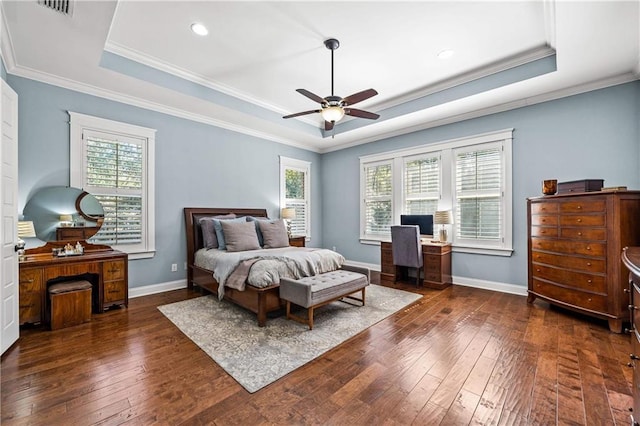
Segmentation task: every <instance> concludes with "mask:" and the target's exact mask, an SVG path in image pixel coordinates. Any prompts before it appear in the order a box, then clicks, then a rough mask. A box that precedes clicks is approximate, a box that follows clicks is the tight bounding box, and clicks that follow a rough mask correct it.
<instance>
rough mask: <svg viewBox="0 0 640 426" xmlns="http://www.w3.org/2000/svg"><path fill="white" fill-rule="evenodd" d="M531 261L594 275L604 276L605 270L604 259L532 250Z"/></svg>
mask: <svg viewBox="0 0 640 426" xmlns="http://www.w3.org/2000/svg"><path fill="white" fill-rule="evenodd" d="M531 260H532V262H533V263H542V264H546V265H552V266H558V267H560V268H569V269H573V270H577V271H585V272H591V273H595V274H598V273H601V274H604V273H605V272H606V270H607V261H606V259H591V258H584V257H573V256H564V255H560V254H551V253H543V252H539V251H535V250H534V251H532V252H531Z"/></svg>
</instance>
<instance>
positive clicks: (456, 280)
mask: <svg viewBox="0 0 640 426" xmlns="http://www.w3.org/2000/svg"><path fill="white" fill-rule="evenodd" d="M344 263H345V265H351V266H359V267H362V268H369V269H371V270H372V271H376V272H380V265H376V264H373V263H365V262H356V261H353V260H346V261H345V262H344ZM452 281H453V284H454V285H462V286H465V287H473V288H481V289H484V290H492V291H499V292H501V293H509V294H516V295H518V296H526V295H527V288H526V287H523V286H520V285H516V284H507V283H501V282H497V281H487V280H479V279H475V278H468V277H456V276H454V277H453V279H452ZM182 288H187V280H186V279H183V280H177V281H169V282H166V283H160V284H152V285H146V286H142V287H133V288H130V289H129V298H132V299H133V298H135V297H141V296H149V295H151V294H156V293H162V292H165V291H172V290H179V289H182Z"/></svg>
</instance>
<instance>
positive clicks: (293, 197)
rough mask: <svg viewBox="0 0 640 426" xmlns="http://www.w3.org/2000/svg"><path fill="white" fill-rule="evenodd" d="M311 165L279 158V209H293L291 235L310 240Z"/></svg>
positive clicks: (291, 159) (305, 162) (306, 162)
mask: <svg viewBox="0 0 640 426" xmlns="http://www.w3.org/2000/svg"><path fill="white" fill-rule="evenodd" d="M310 188H311V163H310V162H308V161H302V160H295V159H293V158H287V157H282V156H281V157H280V208H294V209H295V211H296V217H295V219H291V234H292V235H304V236H305V237H306V239H307V240H309V239H310V238H311V191H310Z"/></svg>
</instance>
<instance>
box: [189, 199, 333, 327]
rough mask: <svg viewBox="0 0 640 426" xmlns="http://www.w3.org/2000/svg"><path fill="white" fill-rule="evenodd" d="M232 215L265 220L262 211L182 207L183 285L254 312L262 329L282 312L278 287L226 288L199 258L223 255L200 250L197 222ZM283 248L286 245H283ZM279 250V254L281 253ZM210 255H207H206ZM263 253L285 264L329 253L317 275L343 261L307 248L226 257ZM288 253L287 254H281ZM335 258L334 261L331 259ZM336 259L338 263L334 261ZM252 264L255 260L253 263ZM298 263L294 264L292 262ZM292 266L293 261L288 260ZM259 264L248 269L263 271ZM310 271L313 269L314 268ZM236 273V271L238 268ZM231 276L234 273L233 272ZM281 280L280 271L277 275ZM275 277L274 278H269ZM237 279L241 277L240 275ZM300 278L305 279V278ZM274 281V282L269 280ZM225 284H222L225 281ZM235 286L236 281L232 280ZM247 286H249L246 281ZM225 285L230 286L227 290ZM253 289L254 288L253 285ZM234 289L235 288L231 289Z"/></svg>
mask: <svg viewBox="0 0 640 426" xmlns="http://www.w3.org/2000/svg"><path fill="white" fill-rule="evenodd" d="M232 213H233V214H235V215H236V216H237V217H244V216H253V217H255V218H267V211H266V209H236V208H233V209H230V208H193V207H185V208H184V217H185V223H186V231H187V232H186V234H187V285H188V287H189V288H194V287H196V286H197V287H200V288H202V289H204V290H207V291H209V292H211V293H213V294H215V295H218V297H219V298H222V297H223V298H224V299H226V300H229V301H231V302H233V303H235V304H237V305H239V306H242V307H243V308H245V309H247V310H249V311H251V312H254V313H255V314H256V315H257V319H258V325H259V326H261V327H263V326H264V325H265V324H266V320H267V314H269V313H271V312H275V311H282V310H283V308H284V302H283V301H282V300H281V299H280V285H279V283H273V282H269V281H268V280H267V281H265V279H263V281H262V282H261V283H260V287H256V286H254V285H250V284H246V285H243V286H242V288H243V289H240V288H241V287H238V286H233V283H232V284H229V282H230V281H231V280H230V279H227V278H218V279H216V278H214V274H216V276H217V277H220V271H219V269H216V270H215V271H214V270H213V269H214V268H213V267H211V268H210V267H208V266H207V263H206V262H203V255H209V254H210V255H213V256H223V255H224V256H226V254H224V251H222V250H217V249H211V250H206V249H204V246H205V244H204V243H205V242H204V238H203V234H202V228H201V225H200V219H201V218H203V217H214V216H224V215H229V214H232ZM285 244H286V243H285ZM281 250H282V251H281ZM209 252H211V253H209ZM265 252H272V253H273V256H265V257H278V258H280V257H286V259H287V260H289V259H290V258H293V259H296V258H297V257H302V258H305V261H307V260H308V259H307V258H306V257H305V256H317V255H318V254H317V253H320V254H323V255H325V254H327V253H321V252H330V253H333V255H334V258H332V259H331V262H325V263H326V264H322V265H321V268H320V269H319V270H320V271H321V272H325V271H327V270H329V269H331V270H332V269H338V268H339V267H340V265H341V262H342V261H344V258H343V257H342V256H340V255H338V254H337V253H335V252H331V251H330V250H322V249H310V248H296V247H291V248H287V249H279V248H274V249H268V250H257V251H255V253H256V254H253V253H254V252H237V253H229V256H230V257H232V256H236V257H238V256H240V258H243V259H245V258H246V259H249V258H251V257H255V256H257V255H258V254H259V255H261V260H263V259H262V255H264V253H265ZM284 252H291V253H284ZM276 255H277V256H276ZM335 256H337V257H335ZM338 257H339V258H340V259H341V260H340V261H339V260H338ZM264 260H265V261H264V262H263V264H268V262H269V261H272V259H271V260H267V259H264ZM254 261H255V260H254ZM295 261H296V262H298V260H295ZM246 262H249V263H251V262H252V260H250V259H249V260H246ZM291 262H294V260H291ZM259 264H260V262H256V263H255V265H256V266H255V267H253V266H249V268H250V269H257V270H261V268H262V269H264V266H262V265H260V267H258V266H259ZM314 267H316V266H315V265H314ZM237 269H240V268H239V267H238V268H237ZM233 273H234V274H235V273H236V271H234V272H233ZM280 273H281V276H285V275H282V271H281V272H280ZM273 275H275V276H278V274H277V273H276V274H273ZM240 276H241V275H240ZM304 276H307V275H306V274H305V275H304ZM273 279H275V280H277V279H278V278H273ZM225 280H226V281H225ZM219 282H225V283H226V284H227V285H224V286H220V284H219ZM236 282H237V279H236ZM247 282H250V281H248V280H247ZM229 285H232V287H230V286H229ZM256 285H257V284H256ZM233 287H236V288H233Z"/></svg>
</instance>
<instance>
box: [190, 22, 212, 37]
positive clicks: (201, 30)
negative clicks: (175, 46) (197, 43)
mask: <svg viewBox="0 0 640 426" xmlns="http://www.w3.org/2000/svg"><path fill="white" fill-rule="evenodd" d="M191 31H193V32H194V33H196V34H198V35H199V36H206V35H207V34H209V30H208V29H207V27H205V26H204V25H202V24H201V23H199V22H194V23H193V24H191Z"/></svg>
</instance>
